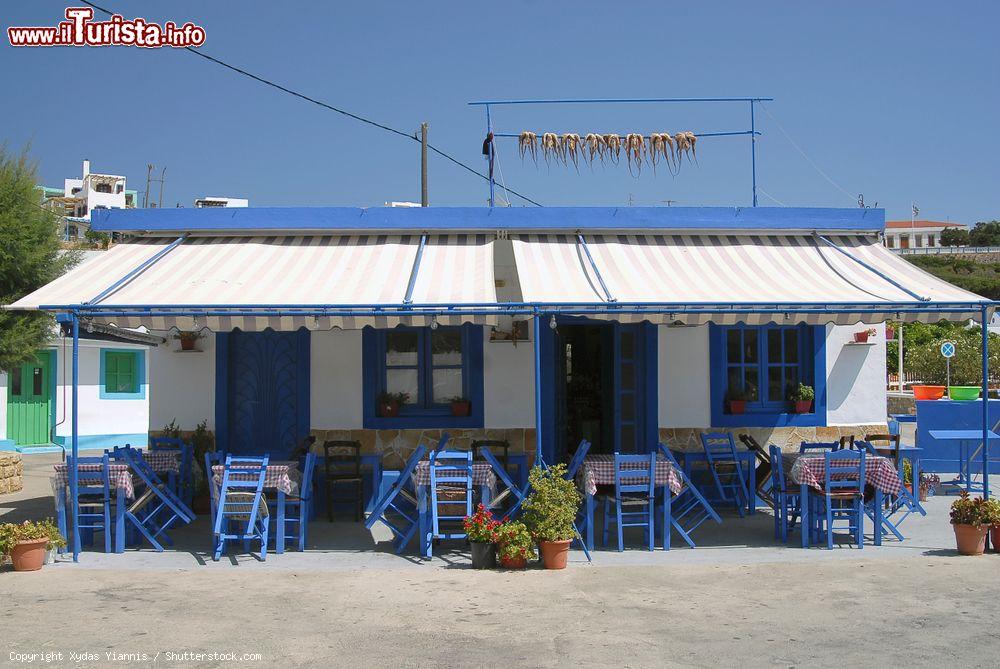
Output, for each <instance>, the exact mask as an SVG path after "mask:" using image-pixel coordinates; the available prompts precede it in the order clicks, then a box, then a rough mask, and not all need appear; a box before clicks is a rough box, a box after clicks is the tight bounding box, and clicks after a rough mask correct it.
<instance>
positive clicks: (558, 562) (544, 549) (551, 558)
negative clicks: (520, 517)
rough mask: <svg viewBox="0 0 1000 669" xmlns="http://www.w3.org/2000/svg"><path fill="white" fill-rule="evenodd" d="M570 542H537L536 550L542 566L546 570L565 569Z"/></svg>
mask: <svg viewBox="0 0 1000 669" xmlns="http://www.w3.org/2000/svg"><path fill="white" fill-rule="evenodd" d="M570 543H571V541H570V540H569V539H567V540H566V541H539V542H538V550H539V552H540V553H541V554H542V565H543V566H544V567H545V568H546V569H565V568H566V560H567V559H569V545H570Z"/></svg>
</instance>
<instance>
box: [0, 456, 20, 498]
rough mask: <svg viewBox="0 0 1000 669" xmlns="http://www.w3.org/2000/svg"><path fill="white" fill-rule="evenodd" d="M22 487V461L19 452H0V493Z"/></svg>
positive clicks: (17, 490) (15, 490)
mask: <svg viewBox="0 0 1000 669" xmlns="http://www.w3.org/2000/svg"><path fill="white" fill-rule="evenodd" d="M23 489H24V463H23V462H21V454H20V453H0V495H3V494H6V493H11V492H20V491H21V490H23Z"/></svg>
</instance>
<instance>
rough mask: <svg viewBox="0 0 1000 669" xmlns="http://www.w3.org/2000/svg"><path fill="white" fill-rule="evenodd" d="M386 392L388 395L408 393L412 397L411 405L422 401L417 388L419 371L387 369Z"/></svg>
mask: <svg viewBox="0 0 1000 669" xmlns="http://www.w3.org/2000/svg"><path fill="white" fill-rule="evenodd" d="M385 391H386V392H387V393H406V394H407V395H409V396H410V400H409V404H416V403H418V402H419V401H420V398H419V390H418V388H417V370H415V369H387V370H386V372H385Z"/></svg>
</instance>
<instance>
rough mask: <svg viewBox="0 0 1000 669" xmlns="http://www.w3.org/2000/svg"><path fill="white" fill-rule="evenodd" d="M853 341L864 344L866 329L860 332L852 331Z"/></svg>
mask: <svg viewBox="0 0 1000 669" xmlns="http://www.w3.org/2000/svg"><path fill="white" fill-rule="evenodd" d="M854 341H855V342H856V343H858V344H865V343H867V342H868V330H863V331H861V332H855V333H854Z"/></svg>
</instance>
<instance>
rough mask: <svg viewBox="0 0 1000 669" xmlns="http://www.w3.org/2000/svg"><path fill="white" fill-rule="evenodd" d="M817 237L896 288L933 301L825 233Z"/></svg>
mask: <svg viewBox="0 0 1000 669" xmlns="http://www.w3.org/2000/svg"><path fill="white" fill-rule="evenodd" d="M816 239H818V240H820V241H821V242H823V243H824V244H826V245H827V246H829V247H830V248H832V249H833V250H834V251H836V252H838V253H840V254H841V255H844V256H846V257H847V258H850V259H851V260H853V261H854V262H856V263H857V264H859V265H861V266H862V267H864V268H865V269H866V270H868V271H869V272H871V273H873V274H874V275H875V276H877V277H879V278H880V279H884V280H885V281H887V282H888V283H890V284H892V285H893V286H895V287H896V288H899V289H900V290H901V291H903V292H904V293H906V294H907V295H909V296H910V297H912V298H913V299H915V300H919V301H921V302H930V301H931V298H929V297H924V296H922V295H918V294H917V293H915V292H913V291H912V290H910V289H909V288H907V287H906V286H904V285H903V284H901V283H900V282H898V281H896V280H895V279H893V278H892V277H891V276H889V275H888V274H886V273H885V272H882V271H880V270H878V269H876V268H875V267H873V266H872V265H870V264H868V263H866V262H865V261H864V260H862V259H861V258H858V257H856V256H853V255H851V254H850V253H848V252H847V251H845V250H844V249H842V248H841V247H840V246H839V245H837V244H834V243H833V242H831V241H830V240H829V239H827V238H826V237H824V236H823V235H819V234H817V235H816Z"/></svg>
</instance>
